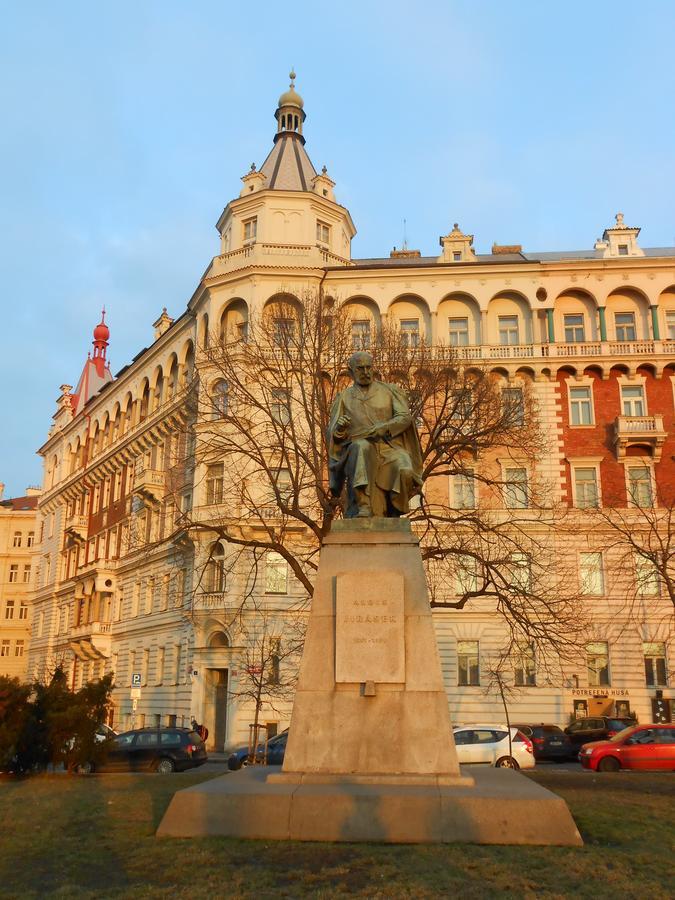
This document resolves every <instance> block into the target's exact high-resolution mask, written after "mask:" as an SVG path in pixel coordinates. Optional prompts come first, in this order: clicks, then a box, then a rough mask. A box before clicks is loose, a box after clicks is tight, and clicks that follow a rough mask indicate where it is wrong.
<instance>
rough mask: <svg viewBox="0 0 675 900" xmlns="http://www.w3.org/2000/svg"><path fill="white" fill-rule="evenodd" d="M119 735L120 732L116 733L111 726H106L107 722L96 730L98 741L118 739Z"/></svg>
mask: <svg viewBox="0 0 675 900" xmlns="http://www.w3.org/2000/svg"><path fill="white" fill-rule="evenodd" d="M117 734H118V732H117V731H115V729H114V728H111V727H110V725H106V724H105V722H102V723H101V724H100V725H99V726H98V728H97V729H96V740H97V741H105V740H107V738H114V737H117Z"/></svg>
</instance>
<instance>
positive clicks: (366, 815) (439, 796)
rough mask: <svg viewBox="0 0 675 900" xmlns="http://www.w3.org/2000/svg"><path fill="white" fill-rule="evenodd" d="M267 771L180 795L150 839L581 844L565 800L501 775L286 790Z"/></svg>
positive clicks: (479, 770)
mask: <svg viewBox="0 0 675 900" xmlns="http://www.w3.org/2000/svg"><path fill="white" fill-rule="evenodd" d="M268 773H269V769H267V768H265V767H263V766H255V767H249V768H246V769H242V770H241V771H239V772H233V773H230V774H228V775H224V776H222V777H220V778H214V779H213V780H212V781H206V782H204V783H203V784H199V785H196V786H195V787H191V788H187V789H185V790H182V791H178V792H177V793H176V794H175V795H174V797H173V799H172V800H171V803H170V805H169V808H168V810H167V811H166V813H165V815H164V818H163V819H162V822H161V824H160V826H159V828H158V830H157V835H158V837H181V838H186V837H207V836H215V835H222V836H227V837H236V838H251V839H258V840H299V841H336V842H341V841H372V842H378V843H395V844H419V843H435V844H439V843H459V842H461V843H474V844H533V845H548V844H553V845H559V846H568V847H579V846H581V845H582V844H583V841H582V839H581V836H580V834H579V832H578V830H577V827H576V825H575V824H574V820H573V819H572V816H571V815H570V812H569V810H568V808H567V804H566V803H565V802H564V800H562V798H560V797H558V796H556V795H555V794H553V793H552V792H551V791H548V790H546V789H545V788H543V787H541V786H540V785H538V784H536V783H535V782H533V781H530V780H529V779H528V778H526V777H525V776H524V775H521V774H520V773H518V772H512V771H510V770H508V769H492V768H487V767H476V768H475V769H472V770H471V776H472V777H467V782H469V783H467V784H465V785H443V784H437V785H435V786H431V785H423V784H420V785H415V784H396V783H389V784H384V783H358V782H355V781H354V780H352V779H345V780H343V781H333V782H332V783H325V782H324V783H321V782H313V783H305V782H303V783H301V784H285V783H276V782H274V781H271V780H270V779H269V778H268V777H267V776H268ZM466 774H467V773H466V772H465V771H464V770H463V775H465V776H466Z"/></svg>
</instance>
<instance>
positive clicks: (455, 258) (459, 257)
mask: <svg viewBox="0 0 675 900" xmlns="http://www.w3.org/2000/svg"><path fill="white" fill-rule="evenodd" d="M452 261H453V262H461V261H462V254H461V252H460V251H458V250H454V251H453V254H452Z"/></svg>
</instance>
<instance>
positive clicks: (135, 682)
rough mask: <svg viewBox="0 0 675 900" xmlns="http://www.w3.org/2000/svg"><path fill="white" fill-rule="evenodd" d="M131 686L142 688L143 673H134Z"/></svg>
mask: <svg viewBox="0 0 675 900" xmlns="http://www.w3.org/2000/svg"><path fill="white" fill-rule="evenodd" d="M131 686H132V687H140V686H141V673H140V672H134V673H133V675H132V676H131Z"/></svg>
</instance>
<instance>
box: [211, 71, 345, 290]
mask: <svg viewBox="0 0 675 900" xmlns="http://www.w3.org/2000/svg"><path fill="white" fill-rule="evenodd" d="M290 78H291V83H290V85H289V88H288V90H287V91H285V92H284V93H283V94H282V95H281V96H280V97H279V102H278V105H277V109H276V111H275V113H274V117H275V119H276V122H277V130H276V134H275V135H274V139H273V146H272V149H271V150H270V152H269V154H268V155H267V157H266V159H265V161H264V162H263V164H262V166H260V168H259V169H258V168H257V167H256V164H255V163H253V164H252V165H251V169H250V171H249V172H247V173H246V174H245V175H244V176H243V177H242V179H241V180H242V182H243V188H242V190H241V192H240V194H239V197H238V198H237V199H236V200H233V201H231V202H230V203H228V205H227V206H226V207H225V209H224V210H223V213H222V215H221V216H220V218H219V220H218V222H217V223H216V228H217V229H218V231H219V233H220V241H221V248H220V249H221V255H220V256H219V257H217V258H216V260H214V265H213V267H212V270H211V272H210V273H209V274H211V275H213V274H217V273H218V272H219V271H223V272H224V271H229V270H231V269H232V268H242V265H244V266H245V265H263V266H264V265H276V266H279V265H280V260H279V259H276V260H275V259H274V257H278V258H280V257H284V263H283V264H282V265H287V264H288V262H287V261H288V259H289V257H290V258H291V259H292V260H293V261H294V262H296V263H297V264H298V265H299V266H301V267H310V268H323V267H325V266H327V265H330V266H335V265H348V264H349V261H350V260H351V240H352V238H353V237H354V235H355V234H356V229H355V227H354V223H353V222H352V218H351V216H350V214H349V211H348V210H347V209H345V207H343V206H340V204H339V203H337V202H336V200H335V195H334V193H333V188H334V187H335V182H334V181H333V180H332V179H331V178H330V177H329V175H328V172H327V169H326V167H325V166H324V167H323V168H322V170H321V172H317V171H316V169H315V168H314V165H313V164H312V161H311V159H310V158H309V155H308V153H307V150H306V149H305V136H304V134H303V126H304V122H305V119H306V113H305V110H304V101H303V99H302V97H301V96H300V94H299V93H298V92H297V91H296V89H295V72H293V71H291V73H290Z"/></svg>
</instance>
